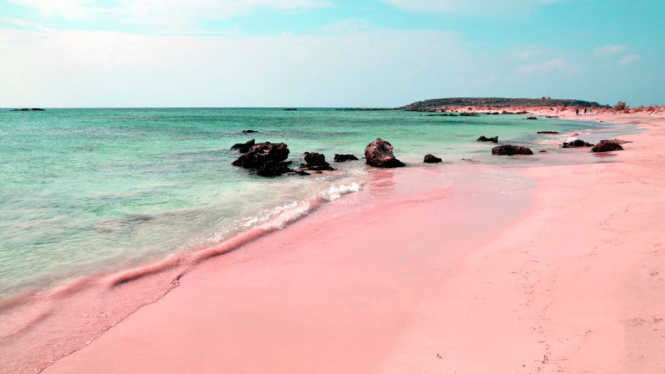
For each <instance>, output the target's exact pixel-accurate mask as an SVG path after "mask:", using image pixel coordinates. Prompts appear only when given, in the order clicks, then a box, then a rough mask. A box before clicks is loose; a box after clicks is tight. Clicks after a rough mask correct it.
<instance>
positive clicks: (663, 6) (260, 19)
mask: <svg viewBox="0 0 665 374" xmlns="http://www.w3.org/2000/svg"><path fill="white" fill-rule="evenodd" d="M663 19H665V0H631V1H628V0H504V1H502V2H499V1H496V0H492V1H490V0H356V1H350V0H345V1H343V0H4V1H3V0H0V71H2V74H0V107H21V106H43V107H145V106H150V107H161V106H194V107H199V106H213V107H227V106H399V105H404V104H407V103H410V102H413V101H417V100H423V99H429V98H438V97H452V96H507V97H540V96H552V97H556V98H579V99H588V100H593V101H599V102H601V103H615V102H616V101H618V100H625V101H628V102H629V104H631V105H641V104H644V105H649V104H654V103H660V104H665V89H663V87H664V86H665V74H663V66H665V32H664V31H663V29H662V20H663Z"/></svg>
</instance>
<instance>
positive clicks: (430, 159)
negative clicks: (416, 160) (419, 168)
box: [423, 154, 443, 164]
mask: <svg viewBox="0 0 665 374" xmlns="http://www.w3.org/2000/svg"><path fill="white" fill-rule="evenodd" d="M423 162H424V163H426V164H438V163H439V162H443V160H442V159H440V158H438V157H436V156H434V155H431V154H430V155H425V159H424V160H423Z"/></svg>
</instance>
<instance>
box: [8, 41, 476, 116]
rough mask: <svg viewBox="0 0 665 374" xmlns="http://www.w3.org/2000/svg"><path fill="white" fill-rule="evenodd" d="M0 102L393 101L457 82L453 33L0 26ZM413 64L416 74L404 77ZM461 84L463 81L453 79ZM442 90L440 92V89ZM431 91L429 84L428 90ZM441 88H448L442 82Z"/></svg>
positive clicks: (463, 61) (460, 57)
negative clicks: (221, 32)
mask: <svg viewBox="0 0 665 374" xmlns="http://www.w3.org/2000/svg"><path fill="white" fill-rule="evenodd" d="M0 50H2V51H3V53H2V54H0V71H5V72H11V74H1V75H0V102H2V103H3V105H5V106H17V107H21V106H31V105H32V106H45V107H52V106H55V107H62V106H65V107H91V106H92V107H98V106H115V107H118V106H119V107H123V106H142V107H145V106H252V105H253V106H289V105H311V106H328V105H344V104H346V105H361V106H362V105H389V104H391V103H392V104H394V105H402V104H404V103H405V102H407V101H409V100H410V99H411V98H413V99H414V100H413V101H415V99H417V98H421V97H427V96H430V94H428V93H424V92H423V88H425V87H434V88H436V89H437V91H436V92H437V95H438V93H439V92H441V87H444V86H445V84H444V83H450V82H457V81H460V82H461V81H462V80H463V79H464V78H463V77H461V76H460V74H459V71H460V69H465V68H466V66H468V65H470V64H473V63H474V61H473V59H472V58H471V57H470V56H469V55H468V53H466V52H465V50H464V48H462V47H461V45H460V42H459V40H458V39H457V35H456V34H451V33H447V32H442V31H390V30H373V31H371V32H362V33H355V34H345V33H342V34H322V35H290V34H281V35H271V36H253V37H250V36H215V37H193V36H168V35H135V34H134V35H131V34H123V33H118V32H111V31H62V30H59V31H47V32H40V31H34V30H26V29H0ZM410 67H411V68H413V67H418V68H422V70H420V71H419V74H417V75H414V76H405V74H406V73H407V72H408V71H409V69H410ZM460 85H463V83H460ZM443 93H445V92H443ZM432 94H433V93H432ZM449 94H453V92H452V91H451V92H450V93H449Z"/></svg>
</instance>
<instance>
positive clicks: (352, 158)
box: [335, 154, 358, 162]
mask: <svg viewBox="0 0 665 374" xmlns="http://www.w3.org/2000/svg"><path fill="white" fill-rule="evenodd" d="M347 161H358V157H356V156H354V155H340V154H335V162H347Z"/></svg>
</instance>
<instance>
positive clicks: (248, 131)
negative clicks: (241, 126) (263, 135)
mask: <svg viewBox="0 0 665 374" xmlns="http://www.w3.org/2000/svg"><path fill="white" fill-rule="evenodd" d="M257 132H258V131H256V130H243V131H242V133H243V134H256V133H257Z"/></svg>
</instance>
